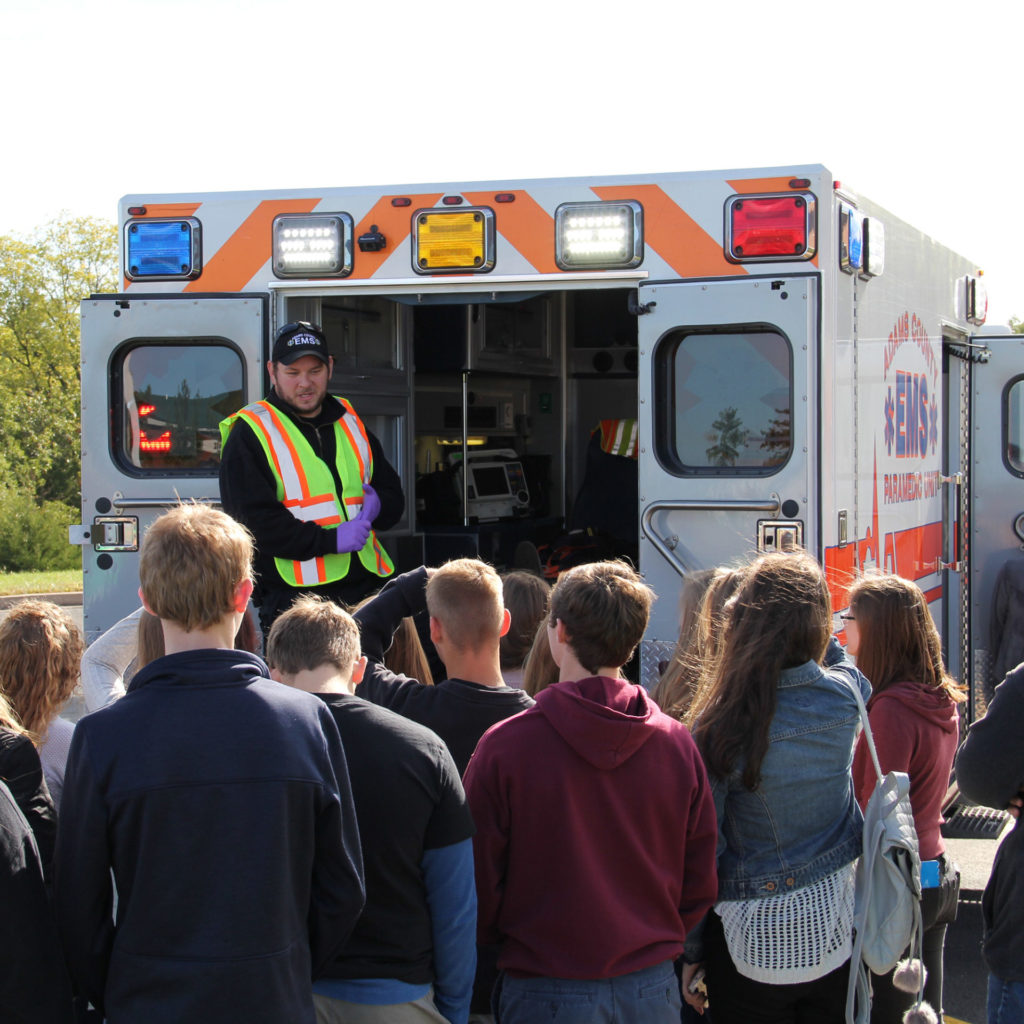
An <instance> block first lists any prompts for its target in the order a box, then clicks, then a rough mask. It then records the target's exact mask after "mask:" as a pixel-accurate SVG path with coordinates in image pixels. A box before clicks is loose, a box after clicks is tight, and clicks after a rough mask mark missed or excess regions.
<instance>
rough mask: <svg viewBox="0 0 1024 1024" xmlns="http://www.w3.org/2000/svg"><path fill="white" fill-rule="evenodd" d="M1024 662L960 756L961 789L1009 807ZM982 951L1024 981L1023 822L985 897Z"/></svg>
mask: <svg viewBox="0 0 1024 1024" xmlns="http://www.w3.org/2000/svg"><path fill="white" fill-rule="evenodd" d="M1022 735H1024V664H1020V665H1018V666H1017V667H1016V668H1015V669H1013V671H1012V672H1010V673H1009V674H1008V675H1007V677H1006V678H1005V679H1004V680H1003V681H1002V682H1001V683H1000V684H999V685H998V686H997V687H996V691H995V696H994V697H993V699H992V703H991V704H990V705H989V709H988V714H986V715H985V717H984V718H982V719H981V720H980V721H978V722H975V723H974V724H973V725H972V726H971V728H970V731H969V732H968V734H967V739H966V740H965V741H964V745H963V746H962V747H961V748H960V753H959V754H958V755H957V759H956V777H957V782H958V783H959V784H960V790H961V792H962V793H963V794H964V795H965V796H966V797H967V798H968V799H970V800H974V801H975V802H977V803H979V804H984V805H985V806H986V807H995V808H999V809H1002V808H1005V807H1006V806H1007V804H1008V803H1009V802H1010V798H1011V797H1012V796H1014V795H1015V794H1016V793H1018V792H1019V791H1020V790H1021V788H1022V787H1024V744H1022V743H1021V736H1022ZM982 911H983V913H984V916H985V940H984V946H983V953H984V957H985V962H986V963H987V964H988V969H989V970H990V971H991V972H992V973H993V974H994V975H996V977H998V978H999V979H1001V980H1002V981H1015V982H1024V824H1022V823H1021V819H1018V820H1017V822H1016V824H1015V825H1014V828H1013V831H1012V832H1011V833H1010V834H1009V835H1008V836H1007V837H1006V838H1005V839H1004V840H1003V842H1002V845H1001V846H1000V847H999V851H998V853H997V854H996V859H995V863H994V864H993V865H992V877H991V878H990V879H989V881H988V885H987V886H986V888H985V895H984V898H983V899H982Z"/></svg>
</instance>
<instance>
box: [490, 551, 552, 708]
mask: <svg viewBox="0 0 1024 1024" xmlns="http://www.w3.org/2000/svg"><path fill="white" fill-rule="evenodd" d="M501 593H502V600H503V601H504V603H505V607H506V608H507V609H508V612H509V615H510V616H511V623H510V625H509V628H508V632H507V633H506V634H505V635H504V636H503V637H502V638H501V643H500V645H499V653H500V658H501V675H502V678H503V679H504V680H505V683H506V685H508V686H513V687H515V688H516V689H522V688H523V670H524V668H525V666H526V658H527V655H528V654H529V653H530V647H531V645H532V644H533V639H534V636H535V635H536V633H537V627H538V626H539V625H540V624H541V622H542V621H543V620H544V616H545V614H546V612H547V610H548V597H549V596H550V594H551V587H550V586H549V585H548V583H547V581H546V580H544V579H542V578H541V577H540V576H538V575H536V573H532V572H525V571H523V570H521V569H517V570H515V571H513V572H506V573H504V574H503V575H502V577H501Z"/></svg>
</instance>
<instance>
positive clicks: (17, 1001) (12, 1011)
mask: <svg viewBox="0 0 1024 1024" xmlns="http://www.w3.org/2000/svg"><path fill="white" fill-rule="evenodd" d="M0 908H2V909H0V949H3V956H2V957H0V1017H2V1018H3V1020H4V1021H6V1022H7V1024H71V1022H72V1020H73V1016H74V1015H73V1013H72V1009H71V986H70V985H69V984H68V977H67V972H66V971H65V969H64V958H63V957H62V956H61V952H60V943H59V942H58V941H57V929H56V928H55V927H54V923H53V916H52V914H51V912H50V905H49V902H48V901H47V898H46V890H45V888H44V886H43V872H42V867H41V866H40V863H39V851H38V849H37V847H36V844H35V842H34V839H33V836H32V830H31V829H30V828H29V825H28V822H27V821H26V820H25V816H24V815H23V814H22V813H21V812H20V810H19V809H18V805H17V804H16V803H15V802H14V798H13V797H12V796H11V792H10V790H9V789H8V788H7V787H6V786H5V785H4V784H3V783H0Z"/></svg>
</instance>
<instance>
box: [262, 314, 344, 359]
mask: <svg viewBox="0 0 1024 1024" xmlns="http://www.w3.org/2000/svg"><path fill="white" fill-rule="evenodd" d="M303 356H316V357H317V359H319V360H320V362H322V363H323V364H324V365H325V366H330V365H331V363H330V353H329V352H328V351H327V339H326V338H325V337H324V332H323V331H322V330H320V328H319V327H317V326H316V324H310V323H307V322H306V321H305V320H293V321H292V322H291V323H288V324H285V325H284V327H282V328H281V329H280V330H279V331H278V332H277V335H276V336H275V338H274V352H273V355H272V356H271V361H272V362H275V363H283V364H284V365H285V366H288V365H289V364H290V363H294V362H295V360H296V359H301V358H302V357H303Z"/></svg>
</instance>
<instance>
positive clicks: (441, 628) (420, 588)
mask: <svg viewBox="0 0 1024 1024" xmlns="http://www.w3.org/2000/svg"><path fill="white" fill-rule="evenodd" d="M424 604H425V605H426V608H427V611H428V612H429V614H430V640H431V641H432V643H433V645H434V647H436V648H437V653H438V654H439V655H440V657H441V660H442V661H443V662H444V666H445V668H446V669H447V673H448V678H447V679H445V680H444V681H443V682H441V683H439V684H437V685H436V686H424V685H423V684H422V683H421V682H419V681H418V680H416V679H409V678H407V677H405V676H399V675H395V673H393V672H391V671H390V670H389V669H388V668H387V667H386V666H385V665H384V652H385V651H386V650H387V648H388V646H389V644H390V643H391V637H392V635H393V634H394V632H395V630H396V629H397V628H398V627H399V625H400V623H401V621H402V619H403V618H405V617H406V616H415V615H416V614H417V613H418V612H420V611H421V610H422V609H423V607H424ZM354 617H355V620H356V622H357V623H358V624H359V631H360V633H361V635H362V647H363V653H364V654H366V655H367V657H368V658H369V664H368V665H367V669H366V676H365V677H364V679H363V683H362V685H361V686H360V689H359V694H360V696H361V697H363V698H364V699H366V700H369V701H372V702H373V703H374V704H380V705H381V706H382V707H386V708H390V709H391V710H392V711H397V712H398V713H399V714H400V715H404V716H405V717H406V718H411V719H412V720H413V721H414V722H419V723H420V724H421V725H425V726H427V727H428V728H430V729H433V730H434V732H436V733H437V734H438V736H440V737H441V739H443V740H444V741H445V743H447V744H448V749H449V750H450V751H451V754H452V757H453V758H455V764H456V765H457V766H458V769H459V774H460V775H461V774H462V773H463V772H465V770H466V765H467V764H469V758H470V756H471V755H472V753H473V750H474V749H475V747H476V744H477V741H478V740H479V739H480V737H481V736H482V735H483V734H484V733H485V732H486V731H487V730H488V729H489V728H490V727H491V726H492V725H494V723H495V722H500V721H502V720H503V719H505V718H508V717H509V716H510V715H515V714H518V713H519V712H520V711H525V710H526V709H527V708H529V707H531V706H532V705H533V700H532V699H531V698H530V697H528V696H527V695H526V694H525V693H523V692H522V690H514V689H511V688H510V687H508V686H506V685H505V681H504V679H503V678H502V675H501V666H500V664H499V653H498V651H499V640H500V639H501V637H502V636H503V635H504V634H505V633H506V632H507V630H508V627H509V621H510V617H509V613H508V612H507V611H506V610H505V606H504V604H503V603H502V593H501V579H500V577H499V576H498V574H497V573H496V572H495V571H494V569H492V568H491V566H489V565H487V564H486V562H481V561H479V560H478V559H476V558H458V559H455V560H454V561H451V562H448V563H446V564H445V565H443V566H441V567H440V568H439V569H427V568H420V569H415V570H413V571H412V572H408V573H405V574H404V575H402V576H399V577H397V578H396V579H394V580H392V581H391V582H389V583H388V584H387V586H385V587H384V589H383V590H382V591H381V592H380V593H379V594H378V595H377V596H376V597H374V598H372V599H371V600H370V601H367V602H366V604H364V605H363V606H362V607H361V608H358V609H357V610H356V612H355V616H354Z"/></svg>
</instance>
